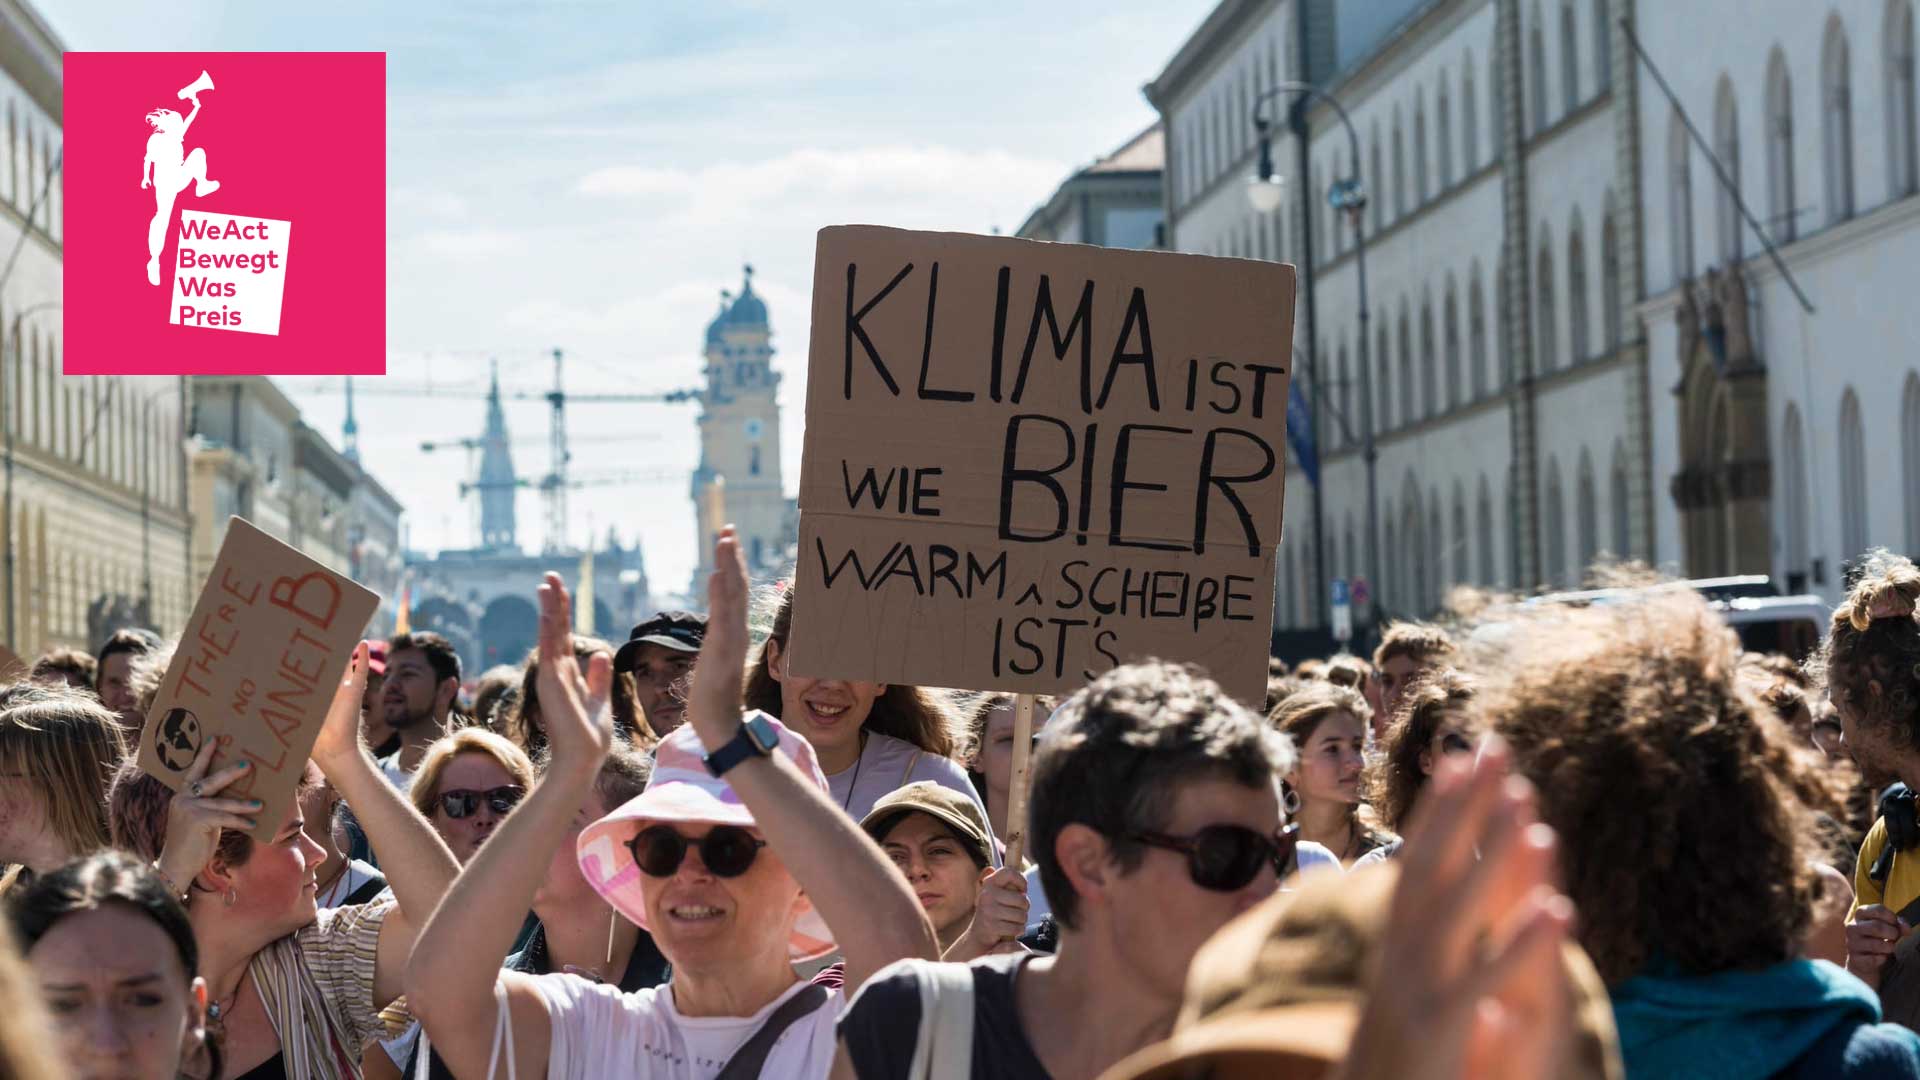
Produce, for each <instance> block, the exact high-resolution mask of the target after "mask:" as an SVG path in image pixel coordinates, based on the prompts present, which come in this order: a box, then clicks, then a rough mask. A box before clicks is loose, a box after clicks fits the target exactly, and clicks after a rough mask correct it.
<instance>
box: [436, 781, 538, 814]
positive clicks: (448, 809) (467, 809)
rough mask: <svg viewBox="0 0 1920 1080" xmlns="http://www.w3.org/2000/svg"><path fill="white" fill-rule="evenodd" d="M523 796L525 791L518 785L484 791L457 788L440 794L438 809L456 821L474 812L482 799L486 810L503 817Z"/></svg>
mask: <svg viewBox="0 0 1920 1080" xmlns="http://www.w3.org/2000/svg"><path fill="white" fill-rule="evenodd" d="M525 794H526V791H525V789H523V788H521V787H520V786H519V785H518V784H509V785H508V786H506V787H497V788H488V789H487V790H485V791H474V790H472V789H470V788H458V789H455V790H453V791H443V792H441V793H440V809H441V810H442V811H444V812H445V813H446V815H447V816H448V817H450V818H452V819H454V820H455V821H458V820H460V819H461V818H463V817H466V816H467V815H468V814H471V813H473V812H474V810H475V809H476V808H478V807H479V805H480V802H481V800H483V799H484V800H486V804H487V809H489V810H491V811H493V812H494V813H495V814H496V815H498V816H501V817H505V816H506V815H507V813H508V812H510V811H511V810H512V809H513V808H514V806H516V805H517V804H518V803H519V802H520V797H521V796H522V795H525Z"/></svg>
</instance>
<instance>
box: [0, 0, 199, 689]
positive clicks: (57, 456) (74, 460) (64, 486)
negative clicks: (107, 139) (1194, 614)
mask: <svg viewBox="0 0 1920 1080" xmlns="http://www.w3.org/2000/svg"><path fill="white" fill-rule="evenodd" d="M64 48H65V47H64V45H63V44H62V43H61V42H60V41H59V39H58V38H56V37H55V36H54V34H53V32H52V31H51V30H50V29H49V28H48V26H47V24H46V23H45V22H44V21H43V20H42V19H41V18H40V16H39V15H38V14H37V13H36V12H35V11H34V10H33V9H32V8H31V7H29V6H27V5H25V4H21V3H16V2H7V3H4V4H0V98H3V99H4V105H0V113H3V114H4V116H3V117H0V124H3V125H4V127H3V128H0V245H4V247H5V248H6V250H8V251H10V252H12V251H15V250H16V248H17V252H18V253H17V255H16V256H15V257H14V258H13V260H12V263H11V267H10V269H7V270H6V271H5V276H4V277H0V387H3V388H4V394H3V395H0V397H3V398H4V400H3V401H0V423H3V424H4V425H5V438H4V443H5V450H4V455H5V464H4V475H5V479H4V481H0V486H3V488H4V492H3V493H0V530H3V531H4V540H5V542H6V552H5V565H4V573H3V574H0V592H4V597H0V604H3V605H4V606H3V607H0V615H3V616H4V619H3V620H0V621H3V622H4V626H0V630H3V631H4V634H5V643H6V644H7V646H8V647H10V648H11V649H13V650H14V651H15V652H17V653H20V654H22V655H25V656H28V657H31V656H33V655H34V654H36V653H38V652H39V651H41V650H42V649H45V648H48V647H50V646H56V645H67V646H78V647H92V646H96V645H98V643H99V642H100V640H101V639H102V638H103V637H104V636H105V635H106V634H107V633H109V632H111V631H112V630H115V629H118V628H119V627H121V626H125V625H130V624H134V623H145V624H152V625H157V626H160V627H162V628H168V629H178V628H179V626H180V624H181V623H182V622H183V621H184V620H185V617H186V608H187V605H189V604H190V603H191V602H192V597H191V596H190V595H189V592H188V588H189V586H188V572H187V516H186V490H187V485H186V475H185V466H184V462H183V460H182V446H183V445H184V444H183V440H182V430H183V429H182V424H183V422H184V418H185V414H186V397H185V390H184V387H183V380H179V379H171V378H120V377H110V376H102V377H85V378H80V377H73V378H69V377H66V376H63V375H62V374H61V373H60V368H61V356H62V353H63V348H62V342H61V335H60V300H61V216H60V215H61V201H60V161H61V127H60V125H61V82H60V78H61V72H60V56H61V53H62V52H63V51H64Z"/></svg>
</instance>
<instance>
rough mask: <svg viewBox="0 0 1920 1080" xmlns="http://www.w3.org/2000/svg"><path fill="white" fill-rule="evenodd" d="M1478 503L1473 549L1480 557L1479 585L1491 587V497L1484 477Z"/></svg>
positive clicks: (1492, 564) (1492, 571) (1492, 573)
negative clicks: (1475, 538)
mask: <svg viewBox="0 0 1920 1080" xmlns="http://www.w3.org/2000/svg"><path fill="white" fill-rule="evenodd" d="M1479 503H1480V506H1479V509H1478V510H1477V511H1476V514H1477V516H1478V517H1479V519H1480V520H1479V521H1478V522H1476V523H1475V524H1476V526H1477V531H1478V533H1479V541H1478V542H1477V543H1475V544H1474V547H1475V548H1476V549H1477V551H1478V553H1479V555H1480V584H1482V585H1492V584H1494V569H1493V566H1494V552H1493V495H1492V493H1491V492H1489V491H1488V490H1487V478H1486V477H1485V476H1482V477H1480V497H1479Z"/></svg>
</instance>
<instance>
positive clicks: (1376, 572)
mask: <svg viewBox="0 0 1920 1080" xmlns="http://www.w3.org/2000/svg"><path fill="white" fill-rule="evenodd" d="M1282 94H1290V95H1297V96H1305V97H1308V98H1311V99H1314V100H1317V101H1324V102H1326V103H1327V105H1328V107H1330V108H1332V109H1333V111H1334V114H1335V115H1336V116H1338V117H1339V118H1340V124H1341V126H1343V127H1345V128H1346V129H1347V144H1348V147H1349V152H1348V158H1347V160H1348V162H1349V163H1350V165H1351V171H1350V172H1349V173H1348V175H1347V177H1346V179H1344V180H1337V181H1335V182H1334V184H1333V186H1332V187H1331V188H1329V189H1328V191H1327V203H1328V205H1330V206H1332V207H1333V208H1334V209H1335V210H1344V211H1346V213H1347V219H1348V221H1349V222H1350V223H1351V224H1352V226H1353V256H1354V268H1355V270H1356V272H1357V273H1358V275H1359V286H1360V288H1359V298H1360V349H1359V358H1360V417H1361V424H1360V438H1361V459H1362V460H1363V461H1365V462H1366V468H1367V577H1368V579H1369V580H1370V581H1371V583H1372V586H1373V587H1372V588H1371V589H1370V590H1368V597H1367V611H1366V619H1367V625H1368V626H1369V628H1377V627H1378V625H1379V622H1380V614H1379V613H1380V492H1379V486H1378V482H1377V476H1376V474H1377V472H1378V462H1379V457H1380V455H1379V452H1378V450H1377V449H1376V448H1375V446H1374V418H1373V365H1372V364H1371V363H1369V362H1368V356H1367V318H1368V310H1367V237H1366V227H1365V226H1366V220H1365V218H1366V215H1365V213H1364V211H1365V210H1366V208H1367V189H1366V188H1365V187H1364V186H1362V185H1361V183H1360V135H1359V133H1358V132H1356V131H1354V128H1353V121H1352V119H1350V118H1349V117H1348V116H1347V110H1346V108H1345V107H1344V106H1342V105H1341V104H1340V101H1339V99H1338V98H1335V97H1334V96H1333V95H1332V94H1329V93H1327V92H1326V91H1324V90H1322V89H1320V88H1319V87H1317V86H1314V85H1312V84H1311V83H1303V82H1282V83H1279V84H1277V85H1275V86H1274V87H1273V88H1271V89H1269V90H1267V91H1266V92H1264V93H1262V94H1261V95H1260V96H1259V97H1258V98H1256V99H1255V100H1254V106H1253V126H1254V129H1255V130H1256V131H1257V132H1259V138H1260V172H1259V175H1258V176H1256V177H1254V178H1253V180H1252V182H1251V183H1250V184H1249V185H1248V187H1247V201H1249V202H1251V203H1252V204H1253V208H1254V209H1255V210H1258V211H1260V212H1261V213H1272V212H1273V211H1275V210H1277V209H1279V207H1280V202H1281V189H1280V185H1281V180H1280V179H1279V178H1278V177H1276V176H1274V171H1273V137H1272V134H1271V129H1272V122H1271V121H1270V120H1268V119H1267V115H1266V108H1267V103H1268V102H1269V101H1271V100H1273V99H1274V98H1276V97H1279V96H1280V95H1282ZM1303 242H1305V243H1311V242H1312V237H1311V235H1310V234H1309V236H1308V237H1307V238H1306V239H1305V240H1304V241H1303ZM1307 288H1308V289H1312V288H1313V283H1312V282H1311V281H1309V282H1308V283H1307ZM1313 393H1314V398H1315V399H1316V400H1317V399H1318V398H1319V396H1320V386H1319V382H1318V380H1317V379H1316V380H1315V385H1314V387H1313ZM1319 499H1320V489H1319V488H1317V487H1316V488H1315V489H1314V500H1315V512H1314V529H1315V530H1316V537H1315V542H1316V545H1317V544H1318V543H1319V540H1320V537H1319V536H1318V530H1320V529H1322V527H1323V526H1322V519H1321V516H1320V513H1319Z"/></svg>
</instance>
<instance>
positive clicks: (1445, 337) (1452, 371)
mask: <svg viewBox="0 0 1920 1080" xmlns="http://www.w3.org/2000/svg"><path fill="white" fill-rule="evenodd" d="M1446 305H1447V306H1446V309H1445V311H1444V312H1442V314H1441V316H1440V351H1441V352H1442V353H1444V354H1445V355H1446V358H1447V359H1446V364H1447V387H1446V397H1445V398H1444V399H1443V406H1444V407H1445V408H1446V409H1450V410H1451V409H1456V408H1459V407H1460V405H1461V397H1460V296H1459V293H1458V291H1457V290H1455V289H1454V286H1453V275H1451V274H1449V275H1447V299H1446ZM1463 576H1464V575H1463Z"/></svg>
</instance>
